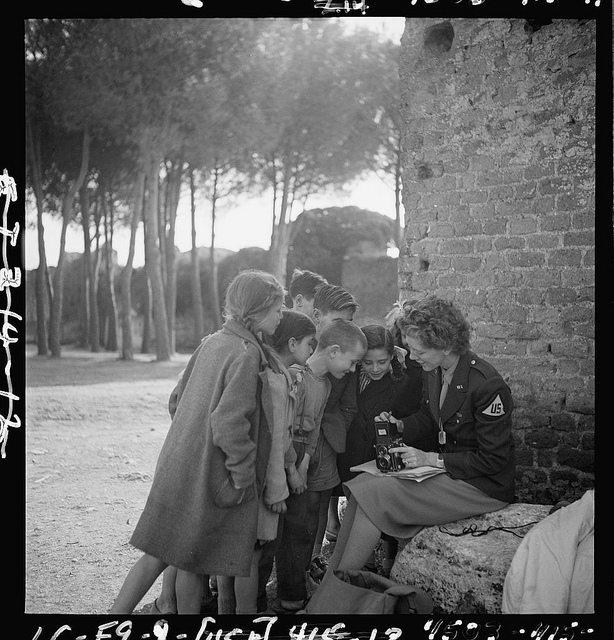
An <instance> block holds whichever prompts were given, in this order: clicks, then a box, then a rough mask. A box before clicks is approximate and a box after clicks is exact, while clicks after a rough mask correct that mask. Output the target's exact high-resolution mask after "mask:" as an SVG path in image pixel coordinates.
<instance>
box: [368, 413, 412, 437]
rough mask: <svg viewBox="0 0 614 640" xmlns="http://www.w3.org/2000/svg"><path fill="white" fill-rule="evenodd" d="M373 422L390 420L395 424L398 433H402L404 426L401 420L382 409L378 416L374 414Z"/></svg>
mask: <svg viewBox="0 0 614 640" xmlns="http://www.w3.org/2000/svg"><path fill="white" fill-rule="evenodd" d="M375 422H392V424H394V425H395V426H396V428H397V432H398V434H399V435H401V434H402V433H403V428H404V426H405V425H404V424H403V420H399V419H398V418H395V417H394V416H393V415H392V414H391V413H388V411H382V413H380V414H379V416H375Z"/></svg>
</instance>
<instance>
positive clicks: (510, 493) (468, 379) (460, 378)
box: [403, 352, 515, 502]
mask: <svg viewBox="0 0 614 640" xmlns="http://www.w3.org/2000/svg"><path fill="white" fill-rule="evenodd" d="M422 388H423V395H422V403H421V408H420V411H418V412H417V413H415V414H413V415H411V416H409V417H407V418H405V419H404V420H403V423H404V431H403V440H404V442H405V443H406V444H408V445H410V446H415V447H417V448H420V449H423V450H431V451H433V450H439V451H440V452H441V453H442V454H443V460H444V465H445V468H446V471H447V472H448V473H449V474H450V476H452V478H455V479H458V480H464V481H465V482H468V483H469V484H472V485H473V486H475V487H477V488H478V489H480V490H481V491H483V492H484V493H486V494H487V495H489V496H491V497H493V498H496V499H498V500H503V501H505V502H511V501H512V500H513V499H514V476H515V455H514V439H513V435H512V411H513V401H512V394H511V391H510V388H509V387H508V385H507V384H506V382H505V381H504V380H503V378H502V377H501V375H500V374H499V373H498V372H497V370H496V369H495V368H494V367H493V366H492V365H491V364H489V363H488V362H486V361H485V360H482V359H481V358H479V357H478V356H476V355H475V354H474V353H472V352H468V353H466V354H464V355H461V356H460V359H459V361H458V364H457V366H456V369H455V371H454V374H453V376H452V380H451V382H450V386H449V388H448V392H447V395H446V398H445V401H444V404H443V406H442V407H441V410H440V409H439V395H440V391H441V370H440V369H439V368H437V369H435V370H433V371H430V372H423V384H422ZM440 431H443V434H440ZM444 434H445V435H444ZM444 441H445V442H444ZM426 443H428V445H427V444H426Z"/></svg>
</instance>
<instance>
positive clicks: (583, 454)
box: [557, 447, 595, 473]
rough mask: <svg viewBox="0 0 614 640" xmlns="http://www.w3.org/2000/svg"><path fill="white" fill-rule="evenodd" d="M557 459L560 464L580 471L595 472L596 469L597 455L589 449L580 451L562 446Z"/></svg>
mask: <svg viewBox="0 0 614 640" xmlns="http://www.w3.org/2000/svg"><path fill="white" fill-rule="evenodd" d="M557 460H558V462H559V464H562V465H565V466H567V467H572V468H573V469H578V470H579V471H586V472H588V473H593V472H594V471H595V456H594V455H593V454H592V453H591V452H588V451H578V450H577V449H571V448H570V447H561V449H560V450H559V452H558V455H557Z"/></svg>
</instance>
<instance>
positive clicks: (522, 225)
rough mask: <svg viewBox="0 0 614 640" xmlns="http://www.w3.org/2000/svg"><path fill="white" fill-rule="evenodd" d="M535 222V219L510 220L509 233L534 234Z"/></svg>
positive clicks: (535, 229)
mask: <svg viewBox="0 0 614 640" xmlns="http://www.w3.org/2000/svg"><path fill="white" fill-rule="evenodd" d="M536 231H537V220H536V219H535V218H520V219H517V220H514V219H512V220H510V224H509V232H510V233H514V234H523V233H535V232H536Z"/></svg>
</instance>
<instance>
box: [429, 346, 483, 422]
mask: <svg viewBox="0 0 614 640" xmlns="http://www.w3.org/2000/svg"><path fill="white" fill-rule="evenodd" d="M473 358H474V355H473V354H472V353H466V354H464V355H462V356H460V358H459V360H458V364H457V365H456V369H455V371H454V375H453V376H452V381H451V382H450V386H449V387H448V393H447V395H446V399H445V400H444V402H443V407H441V411H440V410H439V394H440V392H441V369H440V368H439V367H437V369H434V370H433V371H429V373H428V376H429V378H428V380H429V384H428V388H429V404H430V406H431V413H432V414H433V417H434V418H435V422H439V418H440V417H441V419H442V421H443V422H445V421H446V420H448V419H449V418H450V417H451V416H452V415H453V414H454V413H455V412H456V411H457V410H458V409H459V407H460V406H461V405H462V404H463V402H464V401H465V398H466V397H467V396H466V394H467V389H468V387H469V370H470V362H471V360H472V359H473Z"/></svg>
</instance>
